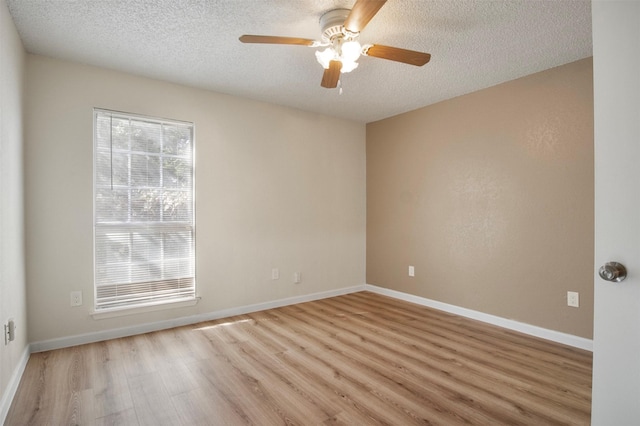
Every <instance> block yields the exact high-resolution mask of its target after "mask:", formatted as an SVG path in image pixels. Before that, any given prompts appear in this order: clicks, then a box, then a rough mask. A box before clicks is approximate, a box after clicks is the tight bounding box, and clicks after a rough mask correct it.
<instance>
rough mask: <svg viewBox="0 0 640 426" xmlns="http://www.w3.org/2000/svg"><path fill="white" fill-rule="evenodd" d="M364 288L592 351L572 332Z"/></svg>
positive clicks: (591, 346)
mask: <svg viewBox="0 0 640 426" xmlns="http://www.w3.org/2000/svg"><path fill="white" fill-rule="evenodd" d="M364 287H365V290H367V291H370V292H373V293H378V294H382V295H384V296H389V297H393V298H394V299H400V300H404V301H406V302H411V303H416V304H418V305H422V306H427V307H429V308H433V309H438V310H440V311H445V312H449V313H452V314H455V315H460V316H462V317H466V318H471V319H474V320H478V321H482V322H486V323H489V324H493V325H497V326H498V327H502V328H506V329H509V330H513V331H518V332H520V333H524V334H528V335H530V336H535V337H540V338H542V339H546V340H551V341H552V342H557V343H562V344H563V345H567V346H573V347H574V348H579V349H584V350H587V351H591V352H593V340H591V339H585V338H584V337H579V336H574V335H572V334H567V333H561V332H559V331H554V330H549V329H546V328H542V327H538V326H535V325H531V324H525V323H522V322H518V321H514V320H510V319H506V318H502V317H498V316H495V315H490V314H485V313H483V312H478V311H474V310H472V309H467V308H461V307H459V306H455V305H450V304H448V303H442V302H438V301H437V300H432V299H427V298H425V297H420V296H414V295H412V294H408V293H403V292H400V291H396V290H390V289H388V288H383V287H378V286H375V285H371V284H365V286H364Z"/></svg>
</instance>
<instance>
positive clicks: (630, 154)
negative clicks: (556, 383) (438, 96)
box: [591, 0, 640, 426]
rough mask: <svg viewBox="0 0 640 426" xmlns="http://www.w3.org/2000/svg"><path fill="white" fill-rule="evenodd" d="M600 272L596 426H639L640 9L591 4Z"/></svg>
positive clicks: (635, 4)
mask: <svg viewBox="0 0 640 426" xmlns="http://www.w3.org/2000/svg"><path fill="white" fill-rule="evenodd" d="M592 14H593V71H594V105H595V106H594V108H595V110H594V114H595V115H594V117H595V123H594V124H595V126H594V128H595V158H596V161H595V175H596V182H595V190H596V201H595V219H596V231H595V235H596V253H595V263H596V268H599V267H600V266H601V265H603V264H604V263H606V262H609V261H617V262H620V263H622V264H623V265H625V266H626V267H627V270H628V277H627V278H626V279H625V280H624V281H622V282H620V283H611V282H607V281H604V280H602V279H600V278H599V277H598V276H597V274H596V276H595V305H594V336H593V349H594V352H593V361H594V365H593V400H592V401H593V403H592V420H591V421H592V424H593V425H597V426H599V425H602V426H610V425H619V426H624V425H640V1H637V0H630V1H605V0H594V1H593V2H592Z"/></svg>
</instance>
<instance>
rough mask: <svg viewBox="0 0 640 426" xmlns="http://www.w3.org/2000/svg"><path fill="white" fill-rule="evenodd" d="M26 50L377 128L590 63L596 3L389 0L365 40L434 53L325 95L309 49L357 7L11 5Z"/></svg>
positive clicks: (120, 1)
mask: <svg viewBox="0 0 640 426" xmlns="http://www.w3.org/2000/svg"><path fill="white" fill-rule="evenodd" d="M6 1H7V4H8V6H9V10H10V12H11V15H12V16H13V19H14V21H15V24H16V26H17V28H18V32H19V34H20V36H21V38H22V41H23V43H24V45H25V48H26V50H27V51H28V52H31V53H36V54H40V55H46V56H51V57H56V58H62V59H67V60H71V61H77V62H82V63H86V64H91V65H97V66H101V67H106V68H110V69H115V70H120V71H125V72H129V73H133V74H138V75H142V76H147V77H152V78H157V79H161V80H167V81H171V82H175V83H180V84H185V85H189V86H195V87H200V88H203V89H209V90H213V91H216V92H221V93H228V94H232V95H236V96H241V97H246V98H251V99H257V100H261V101H266V102H271V103H275V104H280V105H286V106H290V107H294V108H299V109H303V110H306V111H314V112H318V113H323V114H329V115H334V116H341V117H344V118H348V119H352V120H356V121H360V122H371V121H375V120H379V119H382V118H386V117H390V116H393V115H396V114H400V113H402V112H406V111H410V110H413V109H416V108H419V107H422V106H426V105H429V104H432V103H435V102H438V101H441V100H444V99H449V98H452V97H455V96H459V95H462V94H465V93H470V92H473V91H476V90H479V89H482V88H486V87H489V86H493V85H495V84H498V83H501V82H504V81H508V80H513V79H515V78H518V77H522V76H524V75H528V74H531V73H534V72H538V71H542V70H545V69H548V68H552V67H555V66H558V65H562V64H565V63H569V62H573V61H576V60H578V59H582V58H585V57H588V56H591V52H592V49H591V2H590V0H497V1H490V0H445V1H429V0H389V1H388V2H387V3H386V4H385V5H384V6H383V7H382V9H380V11H379V12H378V14H377V15H376V16H375V17H374V18H373V20H372V21H371V22H370V23H369V25H368V26H367V27H366V28H365V30H364V31H362V33H361V35H360V41H361V42H362V43H374V44H375V43H379V44H385V45H389V46H395V47H403V48H407V49H412V50H419V51H424V52H428V53H431V55H432V57H431V62H429V63H428V64H426V65H425V66H423V67H414V66H411V65H405V64H401V63H396V62H392V61H387V60H383V59H378V58H372V57H363V58H361V59H360V60H359V62H360V66H359V67H358V68H357V69H356V70H355V71H353V72H351V73H350V74H343V76H342V86H343V93H342V94H341V95H340V94H339V91H338V90H337V89H331V90H330V89H323V88H321V87H320V80H321V77H322V72H323V69H322V67H321V66H320V65H319V64H318V63H317V62H316V60H315V56H314V50H315V49H312V48H309V47H303V46H281V45H265V44H263V45H260V44H242V43H240V42H239V41H238V37H239V36H240V35H242V34H261V35H279V36H293V37H304V38H311V39H319V37H320V27H319V23H318V20H319V18H320V16H321V15H322V14H323V13H324V12H326V11H328V10H330V9H334V8H337V7H342V8H350V7H351V6H352V5H353V3H354V2H355V0H346V1H345V0H218V1H210V0H209V1H205V0H74V1H71V0H6Z"/></svg>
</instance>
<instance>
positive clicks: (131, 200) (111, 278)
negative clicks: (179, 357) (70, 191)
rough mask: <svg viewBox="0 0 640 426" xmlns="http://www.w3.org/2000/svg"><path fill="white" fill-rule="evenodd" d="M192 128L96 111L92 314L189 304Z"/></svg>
mask: <svg viewBox="0 0 640 426" xmlns="http://www.w3.org/2000/svg"><path fill="white" fill-rule="evenodd" d="M193 142H194V141H193V124H192V123H185V122H178V121H168V120H160V119H152V118H147V117H141V116H136V115H131V114H126V113H119V112H112V111H105V110H97V109H96V110H94V273H95V280H94V282H95V309H96V312H99V311H100V310H103V311H104V310H106V309H109V308H123V307H133V306H144V305H151V304H159V303H167V302H174V301H182V300H193V299H194V298H195V253H194V251H195V248H194V238H195V229H194V174H193Z"/></svg>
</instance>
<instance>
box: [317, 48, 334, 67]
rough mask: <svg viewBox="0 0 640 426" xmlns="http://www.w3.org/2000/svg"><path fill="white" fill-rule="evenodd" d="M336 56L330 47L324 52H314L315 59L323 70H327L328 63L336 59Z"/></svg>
mask: <svg viewBox="0 0 640 426" xmlns="http://www.w3.org/2000/svg"><path fill="white" fill-rule="evenodd" d="M336 56H337V55H336V51H335V50H333V48H332V47H327V48H326V49H324V50H316V59H317V60H318V63H319V64H320V65H322V68H324V69H325V70H328V69H329V62H331V61H333V60H336V59H338V58H336Z"/></svg>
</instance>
